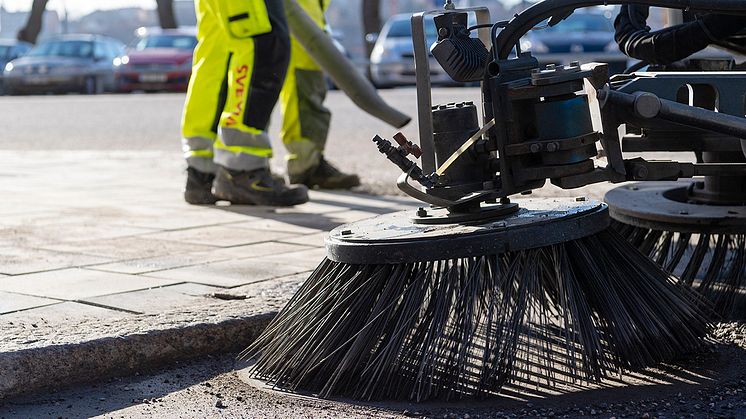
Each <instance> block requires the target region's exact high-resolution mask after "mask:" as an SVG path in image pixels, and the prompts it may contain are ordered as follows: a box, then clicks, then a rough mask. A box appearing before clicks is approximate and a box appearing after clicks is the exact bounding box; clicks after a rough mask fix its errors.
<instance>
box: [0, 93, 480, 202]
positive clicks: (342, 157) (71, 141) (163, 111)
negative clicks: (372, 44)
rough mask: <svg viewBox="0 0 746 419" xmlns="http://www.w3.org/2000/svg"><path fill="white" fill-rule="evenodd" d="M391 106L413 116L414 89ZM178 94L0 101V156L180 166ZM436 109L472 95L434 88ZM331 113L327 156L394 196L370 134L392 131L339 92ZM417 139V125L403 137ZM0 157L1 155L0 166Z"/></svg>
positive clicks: (276, 119)
mask: <svg viewBox="0 0 746 419" xmlns="http://www.w3.org/2000/svg"><path fill="white" fill-rule="evenodd" d="M382 96H383V97H384V98H385V99H386V100H387V101H388V102H389V103H390V104H391V105H392V106H394V107H396V108H398V109H400V110H402V111H403V112H405V113H408V114H409V115H411V116H413V117H414V116H415V115H416V103H417V102H416V92H415V90H414V88H402V89H391V90H383V91H382ZM184 98H185V95H184V94H131V95H100V96H82V95H62V96H22V97H7V96H5V97H0V127H3V128H2V134H0V150H3V149H6V150H8V149H9V150H47V151H53V150H130V151H131V150H164V151H171V152H173V156H174V159H181V143H180V141H179V139H180V130H179V127H180V121H181V109H182V106H183V104H184ZM433 98H434V100H433V102H434V103H447V102H457V101H464V100H472V101H478V100H479V90H478V89H476V88H440V89H435V91H434V93H433ZM326 105H327V107H328V108H329V109H330V110H331V111H332V115H333V116H332V126H331V134H330V137H329V140H328V144H327V148H326V155H327V158H328V159H329V160H330V161H332V162H333V163H335V164H337V165H338V166H340V168H342V169H344V170H348V171H354V172H356V173H359V174H361V176H362V178H363V182H364V183H365V184H366V188H367V189H368V190H371V191H374V192H379V193H395V192H396V190H395V187H394V184H395V182H396V178H397V176H398V175H399V171H398V169H397V168H396V167H395V166H393V165H392V164H390V163H388V161H387V160H386V159H385V158H384V157H383V156H382V155H380V154H378V152H377V150H376V147H375V145H374V144H373V142H372V141H371V139H372V138H373V136H374V135H376V134H378V135H381V136H383V137H387V138H391V136H393V134H395V133H396V132H397V130H396V129H394V128H392V127H390V126H388V125H387V124H385V123H383V122H380V121H378V120H376V119H375V118H373V117H371V116H368V115H367V114H366V113H365V112H363V111H362V110H360V109H359V108H358V107H357V106H355V105H354V104H353V103H352V101H351V100H350V99H349V98H347V97H346V96H345V95H344V94H343V93H342V92H340V91H331V92H329V96H328V98H327V101H326ZM280 125H281V113H280V110H279V107H278V108H277V109H275V112H274V113H273V118H272V123H271V126H270V132H271V134H272V135H271V137H272V141H273V147H274V150H275V157H274V159H273V167H274V168H275V169H276V170H278V171H283V170H284V164H283V162H284V156H285V150H284V148H283V146H282V143H281V142H280V140H279V129H280ZM402 131H403V132H404V133H405V134H406V135H407V136H409V137H410V138H412V139H416V138H417V123H416V121H414V122H412V123H411V124H409V126H407V127H405V129H404V130H402ZM1 159H2V156H0V161H1Z"/></svg>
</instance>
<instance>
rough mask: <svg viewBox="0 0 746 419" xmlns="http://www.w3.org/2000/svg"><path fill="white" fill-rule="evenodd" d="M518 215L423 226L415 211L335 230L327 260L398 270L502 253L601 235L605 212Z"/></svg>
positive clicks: (571, 205) (545, 204)
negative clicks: (391, 266) (407, 265)
mask: <svg viewBox="0 0 746 419" xmlns="http://www.w3.org/2000/svg"><path fill="white" fill-rule="evenodd" d="M513 202H515V203H517V204H518V205H519V206H520V209H519V210H518V211H516V212H515V213H513V214H510V215H506V216H505V217H503V218H500V219H497V220H495V219H493V220H490V221H488V222H485V223H483V224H478V225H477V224H474V223H471V224H444V225H422V224H416V223H414V222H413V221H412V218H413V215H414V212H415V211H401V212H396V213H392V214H385V215H381V216H378V217H374V218H371V219H368V220H362V221H358V222H355V223H351V224H346V225H343V226H340V227H337V228H335V229H334V230H332V231H331V233H329V236H328V237H327V239H326V252H327V257H328V258H329V259H331V260H334V261H337V262H343V263H349V264H399V263H412V262H424V261H434V260H446V259H453V258H464V257H474V256H481V255H487V254H497V253H505V252H512V251H519V250H526V249H533V248H537V247H544V246H549V245H553V244H557V243H563V242H568V241H571V240H576V239H579V238H581V237H586V236H590V235H593V234H596V233H598V232H599V231H601V230H604V229H606V228H607V227H608V226H609V222H610V218H609V216H608V208H607V207H606V205H605V204H603V203H602V202H598V201H586V200H577V199H575V198H560V199H557V198H550V199H525V200H516V201H513Z"/></svg>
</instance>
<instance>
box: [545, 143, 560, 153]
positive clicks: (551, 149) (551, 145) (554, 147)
mask: <svg viewBox="0 0 746 419" xmlns="http://www.w3.org/2000/svg"><path fill="white" fill-rule="evenodd" d="M557 150H559V143H549V144H547V151H548V152H550V153H554V152H555V151H557Z"/></svg>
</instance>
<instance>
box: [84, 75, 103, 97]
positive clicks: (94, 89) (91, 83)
mask: <svg viewBox="0 0 746 419" xmlns="http://www.w3.org/2000/svg"><path fill="white" fill-rule="evenodd" d="M83 90H84V92H85V94H87V95H98V94H101V93H103V92H104V82H103V80H101V79H100V78H98V77H96V76H88V77H86V79H85V86H84V87H83Z"/></svg>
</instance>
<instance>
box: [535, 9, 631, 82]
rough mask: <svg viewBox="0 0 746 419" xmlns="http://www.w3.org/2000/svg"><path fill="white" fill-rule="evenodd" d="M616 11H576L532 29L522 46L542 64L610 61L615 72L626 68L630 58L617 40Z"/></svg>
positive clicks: (610, 65) (610, 66) (612, 70)
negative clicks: (557, 22)
mask: <svg viewBox="0 0 746 419" xmlns="http://www.w3.org/2000/svg"><path fill="white" fill-rule="evenodd" d="M613 15H614V14H613V13H612V12H611V11H608V10H607V11H604V12H597V11H593V12H575V13H573V14H572V15H570V16H569V17H568V18H567V19H565V20H563V21H561V22H560V23H559V24H557V25H556V26H552V27H546V28H544V29H537V30H533V31H530V32H529V33H527V34H526V36H524V37H523V39H521V49H522V50H524V51H526V50H528V51H531V54H532V55H533V56H534V57H536V59H538V60H539V63H540V64H564V65H567V64H570V63H571V62H573V61H580V62H581V63H588V62H604V63H609V68H610V70H611V72H612V73H619V72H622V71H624V69H625V68H626V67H627V61H628V58H627V57H626V56H625V55H624V54H622V52H621V51H620V50H619V47H618V46H617V44H616V42H615V41H614V24H613V20H612V19H613Z"/></svg>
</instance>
